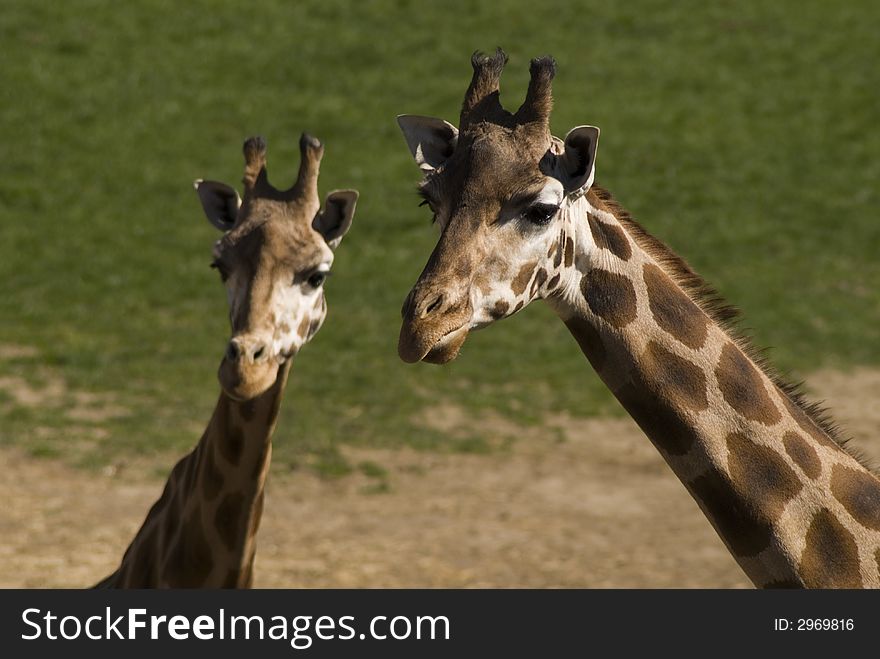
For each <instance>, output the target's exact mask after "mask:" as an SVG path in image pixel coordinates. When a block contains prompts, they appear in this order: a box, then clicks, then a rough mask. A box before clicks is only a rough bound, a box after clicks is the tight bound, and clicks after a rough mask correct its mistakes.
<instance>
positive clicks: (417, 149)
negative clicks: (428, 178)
mask: <svg viewBox="0 0 880 659" xmlns="http://www.w3.org/2000/svg"><path fill="white" fill-rule="evenodd" d="M397 123H398V125H399V126H400V130H402V131H403V137H404V138H405V139H406V144H407V146H408V147H409V150H410V153H412V155H413V158H415V161H416V164H417V165H418V166H419V169H421V170H422V171H423V172H430V171H431V170H434V169H437V168H438V167H439V166H440V165H442V164H443V163H444V162H446V161H447V160H448V159H449V156H451V155H452V152H453V151H454V150H455V144H456V142H458V128H456V127H455V126H453V125H452V124H451V123H449V122H448V121H443V119H435V118H434V117H420V116H418V115H414V114H401V115H400V116H398V117H397Z"/></svg>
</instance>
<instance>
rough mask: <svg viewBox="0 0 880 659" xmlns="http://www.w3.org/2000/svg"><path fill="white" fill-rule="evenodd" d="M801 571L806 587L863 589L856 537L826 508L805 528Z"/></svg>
mask: <svg viewBox="0 0 880 659" xmlns="http://www.w3.org/2000/svg"><path fill="white" fill-rule="evenodd" d="M800 572H801V577H802V578H803V580H804V583H805V584H806V585H807V586H808V587H809V588H861V587H862V586H863V583H862V576H861V572H860V570H859V548H858V546H857V545H856V541H855V538H854V537H853V535H852V533H850V532H849V531H847V529H846V528H845V527H844V526H843V524H841V523H840V522H839V521H838V520H837V518H836V517H834V515H833V514H832V513H831V512H830V511H829V510H828V509H827V508H822V509H821V510H819V511H818V512H817V513H816V514H815V515H814V517H813V520H812V521H811V522H810V527H809V529H807V537H806V547H804V552H803V554H802V555H801V563H800Z"/></svg>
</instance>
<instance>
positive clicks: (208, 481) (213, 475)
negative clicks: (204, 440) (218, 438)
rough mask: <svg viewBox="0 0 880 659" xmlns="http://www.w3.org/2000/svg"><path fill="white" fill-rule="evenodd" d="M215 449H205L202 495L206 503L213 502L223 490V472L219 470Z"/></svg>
mask: <svg viewBox="0 0 880 659" xmlns="http://www.w3.org/2000/svg"><path fill="white" fill-rule="evenodd" d="M214 450H215V449H214V447H212V446H208V447H206V448H205V459H204V460H203V464H202V493H203V494H204V496H205V500H206V501H213V500H214V499H216V498H217V495H218V494H220V490H222V489H223V472H221V471H220V470H219V469H218V468H217V460H216V458H215V457H214Z"/></svg>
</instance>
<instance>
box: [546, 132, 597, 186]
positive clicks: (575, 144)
mask: <svg viewBox="0 0 880 659" xmlns="http://www.w3.org/2000/svg"><path fill="white" fill-rule="evenodd" d="M598 145H599V129H598V128H596V127H595V126H578V127H576V128H572V129H571V130H570V131H568V135H566V136H565V141H564V143H563V151H562V153H560V154H559V155H558V156H557V157H556V176H557V178H558V179H559V180H560V181H561V182H562V186H563V187H564V188H565V191H566V192H572V191H574V190H580V189H582V188H583V190H584V192H586V191H587V190H589V189H590V186H592V185H593V178H594V177H595V176H596V147H597V146H598Z"/></svg>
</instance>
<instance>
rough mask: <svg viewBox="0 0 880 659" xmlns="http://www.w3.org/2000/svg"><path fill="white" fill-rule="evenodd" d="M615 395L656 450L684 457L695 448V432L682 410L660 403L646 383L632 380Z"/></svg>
mask: <svg viewBox="0 0 880 659" xmlns="http://www.w3.org/2000/svg"><path fill="white" fill-rule="evenodd" d="M614 395H615V396H617V399H618V400H619V401H620V403H621V405H623V407H624V409H626V411H627V412H629V415H630V416H631V417H632V418H633V420H634V421H635V422H636V423H637V424H638V425H639V427H640V428H641V429H642V431H643V432H644V433H645V434H646V435H647V436H648V438H649V439H650V440H651V442H652V443H653V444H654V445H655V446H656V447H657V448H659V449H661V450H662V451H665V452H666V453H668V454H670V455H684V454H685V453H687V452H688V451H689V450H690V448H691V446H693V443H694V441H695V440H696V432H695V431H694V428H693V426H692V424H691V422H690V421H689V420H688V418H687V416H686V415H685V414H684V412H683V410H675V409H673V408H672V407H670V406H669V405H668V404H665V403H663V402H661V401H660V400H659V399H658V398H657V397H656V395H655V394H654V392H653V391H652V390H651V389H650V388H649V387H648V386H646V384H645V383H644V382H643V381H641V380H633V381H632V382H630V383H628V384H626V385H624V386H623V387H621V388H620V389H619V390H617V391H616V392H614Z"/></svg>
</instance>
